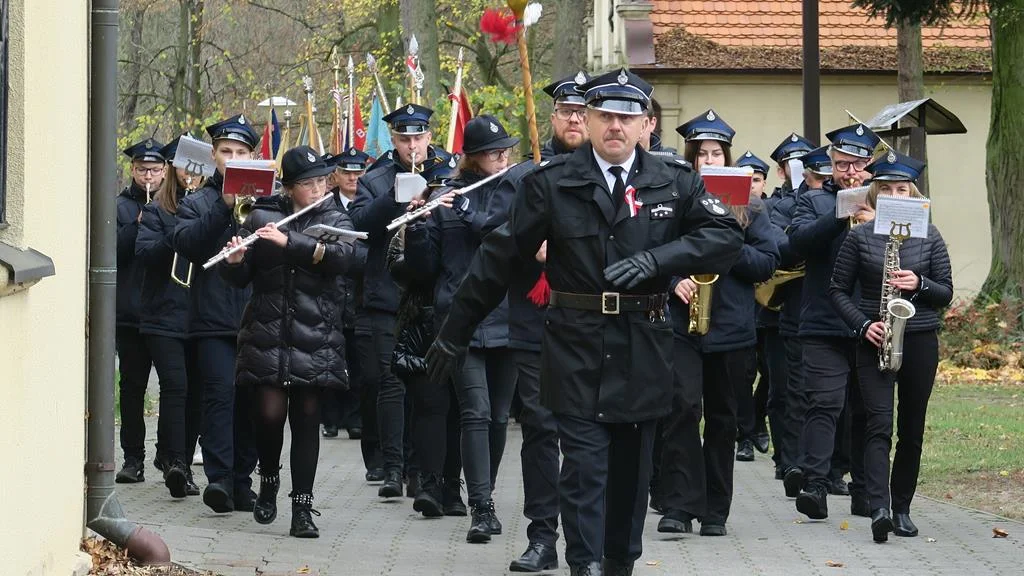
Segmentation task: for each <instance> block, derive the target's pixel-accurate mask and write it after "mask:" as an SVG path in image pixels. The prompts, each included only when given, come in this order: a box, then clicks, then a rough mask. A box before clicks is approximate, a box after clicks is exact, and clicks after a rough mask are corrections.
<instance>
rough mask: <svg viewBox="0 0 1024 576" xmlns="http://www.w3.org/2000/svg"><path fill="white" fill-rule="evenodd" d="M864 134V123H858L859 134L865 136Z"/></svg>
mask: <svg viewBox="0 0 1024 576" xmlns="http://www.w3.org/2000/svg"><path fill="white" fill-rule="evenodd" d="M863 135H864V125H863V124H858V125H857V136H863Z"/></svg>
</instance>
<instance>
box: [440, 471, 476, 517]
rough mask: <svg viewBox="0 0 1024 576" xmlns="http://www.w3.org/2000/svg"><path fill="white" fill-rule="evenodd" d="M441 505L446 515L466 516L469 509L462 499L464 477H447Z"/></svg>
mask: <svg viewBox="0 0 1024 576" xmlns="http://www.w3.org/2000/svg"><path fill="white" fill-rule="evenodd" d="M441 506H442V507H443V508H444V515H445V516H466V515H468V514H469V510H467V509H466V503H465V502H463V501H462V478H445V480H444V489H443V495H442V497H441Z"/></svg>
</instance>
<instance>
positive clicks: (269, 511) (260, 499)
mask: <svg viewBox="0 0 1024 576" xmlns="http://www.w3.org/2000/svg"><path fill="white" fill-rule="evenodd" d="M278 470H280V468H278ZM280 488H281V475H280V474H279V473H277V472H275V473H274V474H267V473H265V472H264V471H263V470H260V495H259V496H257V497H256V503H255V504H253V508H252V517H253V518H254V519H255V520H256V522H258V523H260V524H270V523H271V522H273V521H274V519H275V518H277V491H278V489H280Z"/></svg>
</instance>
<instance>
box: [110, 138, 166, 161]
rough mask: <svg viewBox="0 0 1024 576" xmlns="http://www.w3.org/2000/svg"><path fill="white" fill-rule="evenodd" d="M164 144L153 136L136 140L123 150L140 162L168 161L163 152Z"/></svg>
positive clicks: (125, 153)
mask: <svg viewBox="0 0 1024 576" xmlns="http://www.w3.org/2000/svg"><path fill="white" fill-rule="evenodd" d="M163 147H164V145H163V144H161V143H159V142H157V141H156V140H154V139H152V138H146V139H145V140H142V141H139V142H136V143H135V144H132V145H131V146H129V147H127V148H125V149H124V150H122V151H121V152H122V153H124V155H125V156H127V157H129V158H131V159H132V161H133V162H134V161H139V162H166V161H167V159H166V158H165V157H164V155H163V154H161V153H160V152H161V150H162V149H163Z"/></svg>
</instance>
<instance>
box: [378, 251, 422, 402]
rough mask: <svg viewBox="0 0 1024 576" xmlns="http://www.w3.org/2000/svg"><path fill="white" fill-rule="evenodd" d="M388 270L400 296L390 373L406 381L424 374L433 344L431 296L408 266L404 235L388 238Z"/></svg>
mask: <svg viewBox="0 0 1024 576" xmlns="http://www.w3.org/2000/svg"><path fill="white" fill-rule="evenodd" d="M387 266H388V271H389V272H390V273H391V276H392V277H393V278H394V280H395V283H396V284H398V289H399V293H400V294H401V296H400V297H399V301H398V315H397V317H396V319H395V331H396V332H397V333H398V337H397V338H396V339H395V350H394V352H392V353H391V369H392V371H393V372H394V373H395V375H396V376H398V377H399V378H401V379H403V380H408V379H409V378H411V377H413V376H417V375H424V374H426V372H427V361H426V355H427V349H428V348H430V344H431V343H432V342H433V341H434V307H433V306H432V305H431V302H432V299H433V296H434V294H433V290H432V289H431V285H430V284H423V283H419V282H417V273H416V272H415V271H413V270H412V269H411V268H410V267H409V266H408V264H407V261H406V258H405V231H401V232H399V233H397V234H395V235H394V236H393V237H392V238H391V242H390V244H389V245H388V252H387ZM407 383H408V382H407Z"/></svg>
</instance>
